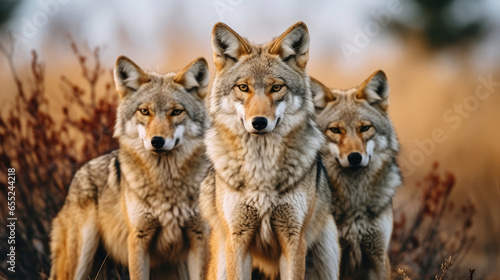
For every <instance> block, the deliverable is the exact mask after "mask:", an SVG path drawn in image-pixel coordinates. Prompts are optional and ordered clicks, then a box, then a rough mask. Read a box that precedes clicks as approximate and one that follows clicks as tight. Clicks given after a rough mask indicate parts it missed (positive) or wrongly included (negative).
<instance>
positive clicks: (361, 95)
mask: <svg viewBox="0 0 500 280" xmlns="http://www.w3.org/2000/svg"><path fill="white" fill-rule="evenodd" d="M356 98H358V99H364V100H366V101H368V103H370V105H372V106H376V107H379V108H380V109H382V110H383V111H387V106H388V105H389V84H388V82H387V76H386V75H385V73H384V71H382V70H378V71H375V72H374V73H373V74H372V75H371V76H370V77H369V78H368V79H366V80H365V81H364V82H363V83H362V84H361V85H360V86H359V89H358V92H357V93H356Z"/></svg>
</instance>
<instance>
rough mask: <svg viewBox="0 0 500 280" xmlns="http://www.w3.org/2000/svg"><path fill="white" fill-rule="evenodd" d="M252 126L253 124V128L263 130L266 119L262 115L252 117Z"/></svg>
mask: <svg viewBox="0 0 500 280" xmlns="http://www.w3.org/2000/svg"><path fill="white" fill-rule="evenodd" d="M252 126H253V128H255V129H257V130H259V131H260V130H263V129H264V128H266V126H267V119H266V118H264V117H256V118H253V120H252Z"/></svg>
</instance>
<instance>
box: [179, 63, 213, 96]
mask: <svg viewBox="0 0 500 280" xmlns="http://www.w3.org/2000/svg"><path fill="white" fill-rule="evenodd" d="M208 79H209V72H208V64H207V61H206V60H205V59H204V58H203V57H199V58H197V59H195V60H194V61H193V62H191V63H189V64H188V65H187V66H186V67H184V69H182V70H181V71H179V73H177V75H176V76H175V78H174V82H176V83H178V84H181V85H182V86H183V87H184V88H185V89H186V90H187V91H188V92H190V93H192V94H193V95H195V96H196V97H199V98H202V99H203V98H204V97H205V95H206V94H207V91H208Z"/></svg>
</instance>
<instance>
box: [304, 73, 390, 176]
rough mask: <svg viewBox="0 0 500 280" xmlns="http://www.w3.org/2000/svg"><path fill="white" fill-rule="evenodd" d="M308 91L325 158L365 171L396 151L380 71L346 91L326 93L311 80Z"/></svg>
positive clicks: (383, 77) (385, 89) (317, 83)
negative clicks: (312, 100) (315, 112)
mask: <svg viewBox="0 0 500 280" xmlns="http://www.w3.org/2000/svg"><path fill="white" fill-rule="evenodd" d="M311 88H312V92H313V95H314V102H315V106H316V110H317V117H316V120H317V122H318V125H319V127H320V129H321V130H322V131H323V133H324V134H325V136H326V138H327V148H328V149H327V152H326V153H329V154H328V155H327V156H326V157H328V156H331V157H333V158H334V159H335V161H336V163H337V164H338V165H340V167H343V168H357V167H366V166H368V164H369V163H370V162H371V161H373V160H375V161H380V160H385V159H386V158H388V157H389V154H390V153H391V152H396V151H397V150H398V142H397V140H396V134H395V132H394V129H393V127H392V124H391V121H390V119H389V116H388V114H387V107H388V104H389V99H388V98H389V85H388V83H387V78H386V75H385V73H384V72H383V71H381V70H378V71H376V72H375V73H373V74H372V75H371V76H370V77H369V78H368V79H366V80H365V81H364V82H363V83H362V84H361V85H359V86H358V87H355V88H351V89H348V90H340V89H329V88H327V87H326V86H324V85H323V84H321V83H320V82H319V81H317V80H315V79H312V81H311Z"/></svg>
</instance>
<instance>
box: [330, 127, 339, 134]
mask: <svg viewBox="0 0 500 280" xmlns="http://www.w3.org/2000/svg"><path fill="white" fill-rule="evenodd" d="M330 131H331V132H333V133H335V134H340V128H338V127H330Z"/></svg>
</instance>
